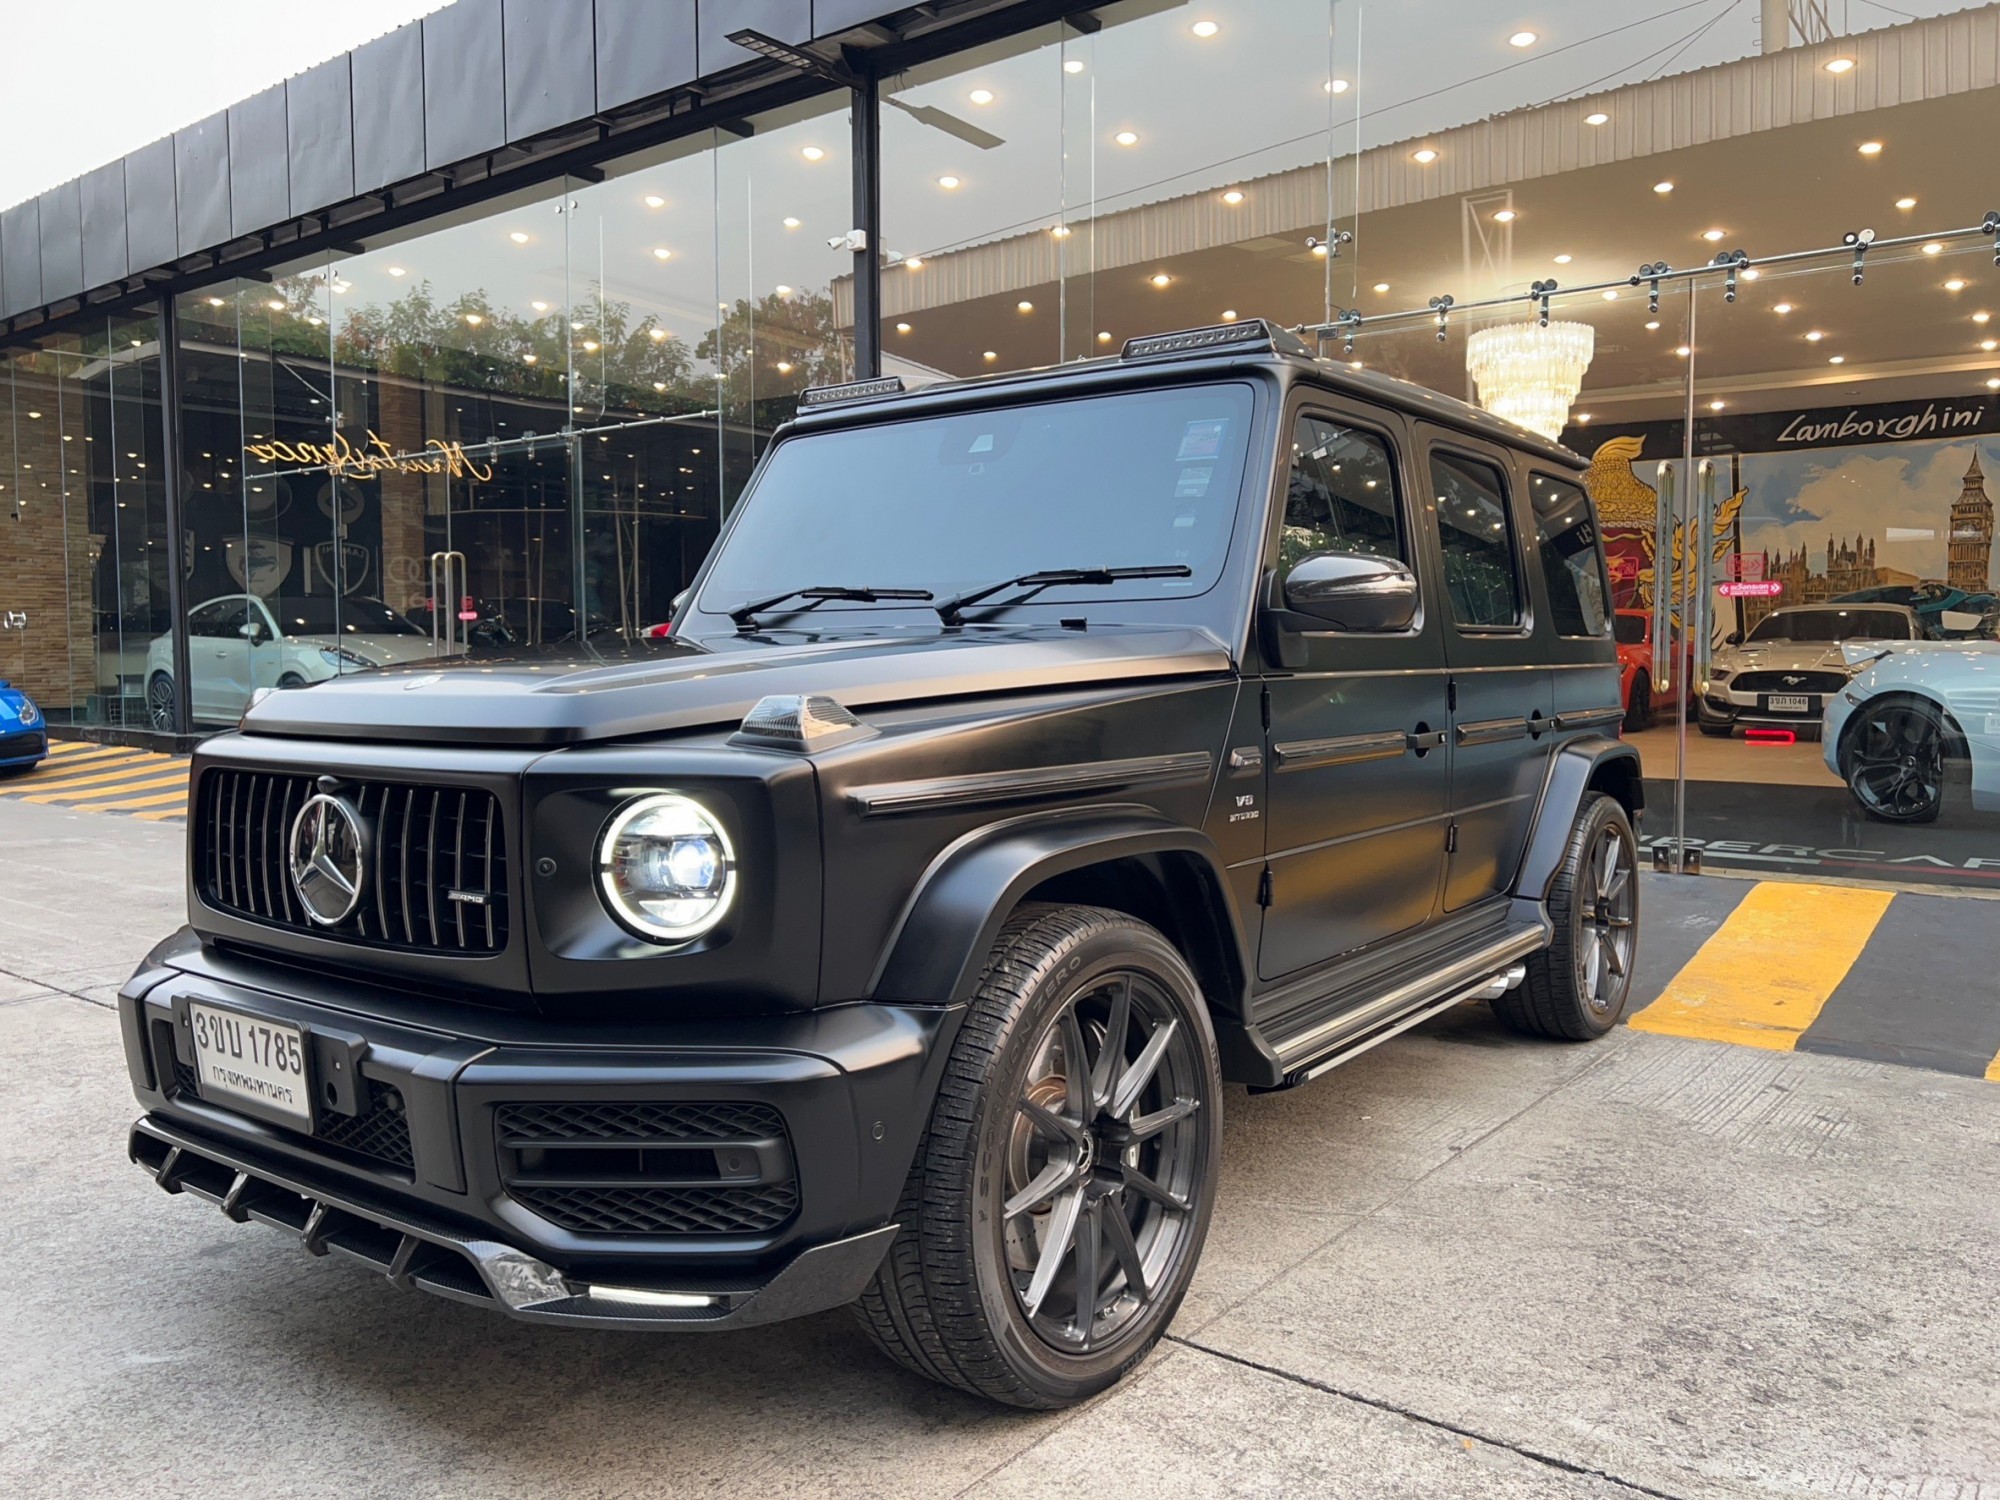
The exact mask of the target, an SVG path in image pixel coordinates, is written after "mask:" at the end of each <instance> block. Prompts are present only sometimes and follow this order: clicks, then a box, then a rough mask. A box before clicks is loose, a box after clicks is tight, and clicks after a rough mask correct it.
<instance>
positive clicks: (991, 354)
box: [980, 349, 1000, 362]
mask: <svg viewBox="0 0 2000 1500" xmlns="http://www.w3.org/2000/svg"><path fill="white" fill-rule="evenodd" d="M999 357H1000V355H999V352H998V351H997V350H993V349H988V350H987V351H986V352H985V353H984V354H983V355H981V356H980V358H982V359H984V360H987V361H989V362H990V361H992V360H996V359H998V358H999Z"/></svg>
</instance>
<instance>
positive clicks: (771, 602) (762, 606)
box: [729, 585, 936, 633]
mask: <svg viewBox="0 0 2000 1500" xmlns="http://www.w3.org/2000/svg"><path fill="white" fill-rule="evenodd" d="M934 597H936V596H935V595H933V594H932V593H931V591H930V590H929V589H850V588H835V587H830V586H827V585H816V586H814V587H812V588H804V589H786V590H785V591H784V592H783V593H782V594H773V595H771V597H770V598H768V599H753V600H752V601H751V602H750V603H748V604H739V605H738V606H737V607H736V608H735V609H732V610H731V611H729V618H730V619H731V620H734V621H735V622H736V629H737V631H738V633H741V632H743V631H745V630H748V629H749V628H750V626H751V624H752V623H753V622H754V620H755V617H756V616H758V615H761V614H762V613H764V611H765V610H767V609H776V608H777V607H778V606H779V605H780V604H784V603H787V602H788V601H790V600H793V599H804V600H806V601H807V602H806V603H805V604H802V605H800V606H799V608H798V609H797V610H793V611H791V613H793V614H801V613H803V612H804V611H806V610H808V609H817V608H818V607H819V606H820V605H822V604H824V603H826V602H827V601H828V600H829V599H839V600H845V601H851V602H852V603H855V604H874V603H877V602H879V601H881V600H883V599H916V600H919V601H921V602H923V603H929V602H930V600H931V599H933V598H934Z"/></svg>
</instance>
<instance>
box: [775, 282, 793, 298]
mask: <svg viewBox="0 0 2000 1500" xmlns="http://www.w3.org/2000/svg"><path fill="white" fill-rule="evenodd" d="M771 290H772V291H774V292H776V293H777V294H778V295H779V296H780V297H789V296H791V295H792V289H791V288H790V287H788V286H786V285H785V284H784V283H783V282H780V283H778V285H776V286H774V287H772V288H771Z"/></svg>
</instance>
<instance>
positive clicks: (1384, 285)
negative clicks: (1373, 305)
mask: <svg viewBox="0 0 2000 1500" xmlns="http://www.w3.org/2000/svg"><path fill="white" fill-rule="evenodd" d="M1375 290H1376V291H1378V292H1386V291H1388V290H1389V283H1388V282H1386V281H1378V282H1376V283H1375Z"/></svg>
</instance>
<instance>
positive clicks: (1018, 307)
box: [1014, 301, 1035, 313]
mask: <svg viewBox="0 0 2000 1500" xmlns="http://www.w3.org/2000/svg"><path fill="white" fill-rule="evenodd" d="M1034 310H1035V304H1034V303H1032V302H1026V301H1023V302H1016V303H1015V304H1014V311H1015V312H1017V313H1031V312H1033V311H1034Z"/></svg>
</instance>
